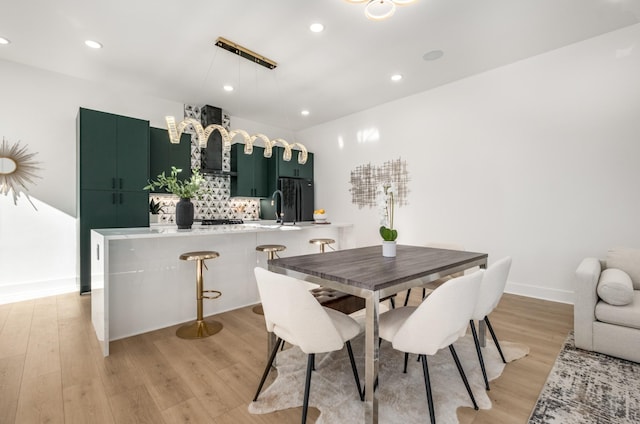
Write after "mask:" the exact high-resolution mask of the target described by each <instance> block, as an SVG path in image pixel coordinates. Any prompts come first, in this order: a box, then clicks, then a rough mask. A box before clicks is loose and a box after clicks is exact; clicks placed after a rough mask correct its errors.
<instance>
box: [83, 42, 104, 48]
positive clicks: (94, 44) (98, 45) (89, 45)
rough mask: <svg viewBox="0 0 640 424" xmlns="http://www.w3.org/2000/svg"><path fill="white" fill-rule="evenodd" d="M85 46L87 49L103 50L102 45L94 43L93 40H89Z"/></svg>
mask: <svg viewBox="0 0 640 424" xmlns="http://www.w3.org/2000/svg"><path fill="white" fill-rule="evenodd" d="M84 44H85V45H86V46H87V47H91V48H92V49H101V48H102V44H100V43H98V42H97V41H93V40H87V41H85V42H84Z"/></svg>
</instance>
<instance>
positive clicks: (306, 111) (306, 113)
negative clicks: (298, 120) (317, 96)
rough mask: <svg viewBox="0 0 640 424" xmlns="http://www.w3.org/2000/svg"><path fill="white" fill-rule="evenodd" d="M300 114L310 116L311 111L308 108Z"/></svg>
mask: <svg viewBox="0 0 640 424" xmlns="http://www.w3.org/2000/svg"><path fill="white" fill-rule="evenodd" d="M300 114H301V115H302V116H309V111H308V110H303V111H302V112H300Z"/></svg>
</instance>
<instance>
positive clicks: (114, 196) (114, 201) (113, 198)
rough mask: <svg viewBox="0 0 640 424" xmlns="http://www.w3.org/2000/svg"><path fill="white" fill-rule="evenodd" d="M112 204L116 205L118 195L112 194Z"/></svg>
mask: <svg viewBox="0 0 640 424" xmlns="http://www.w3.org/2000/svg"><path fill="white" fill-rule="evenodd" d="M111 203H112V204H114V205H115V204H116V194H115V193H111Z"/></svg>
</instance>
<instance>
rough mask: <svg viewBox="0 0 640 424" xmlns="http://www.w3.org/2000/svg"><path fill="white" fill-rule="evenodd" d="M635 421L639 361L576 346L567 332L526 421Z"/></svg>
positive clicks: (639, 408) (639, 407)
mask: <svg viewBox="0 0 640 424" xmlns="http://www.w3.org/2000/svg"><path fill="white" fill-rule="evenodd" d="M639 422H640V364H636V363H635V362H629V361H625V360H623V359H618V358H614V357H611V356H607V355H603V354H600V353H596V352H589V351H586V350H581V349H578V348H576V347H575V344H574V338H573V332H571V333H569V336H567V339H566V340H565V342H564V346H563V347H562V350H561V351H560V354H559V355H558V358H557V359H556V362H555V364H554V366H553V368H552V369H551V372H550V373H549V377H548V378H547V382H546V383H545V385H544V387H543V389H542V392H540V396H539V397H538V401H537V403H536V406H535V408H534V409H533V412H532V413H531V417H530V418H529V424H560V423H562V424H591V423H593V424H595V423H597V424H609V423H612V424H613V423H615V424H627V423H629V424H631V423H639Z"/></svg>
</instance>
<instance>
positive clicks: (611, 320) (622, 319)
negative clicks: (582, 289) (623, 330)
mask: <svg viewBox="0 0 640 424" xmlns="http://www.w3.org/2000/svg"><path fill="white" fill-rule="evenodd" d="M596 319H597V320H598V321H602V322H606V323H608V324H614V325H621V326H624V327H631V328H638V329H640V290H634V291H633V302H631V303H629V304H628V305H624V306H614V305H609V304H608V303H606V302H603V301H602V300H601V301H599V302H598V303H597V304H596Z"/></svg>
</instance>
